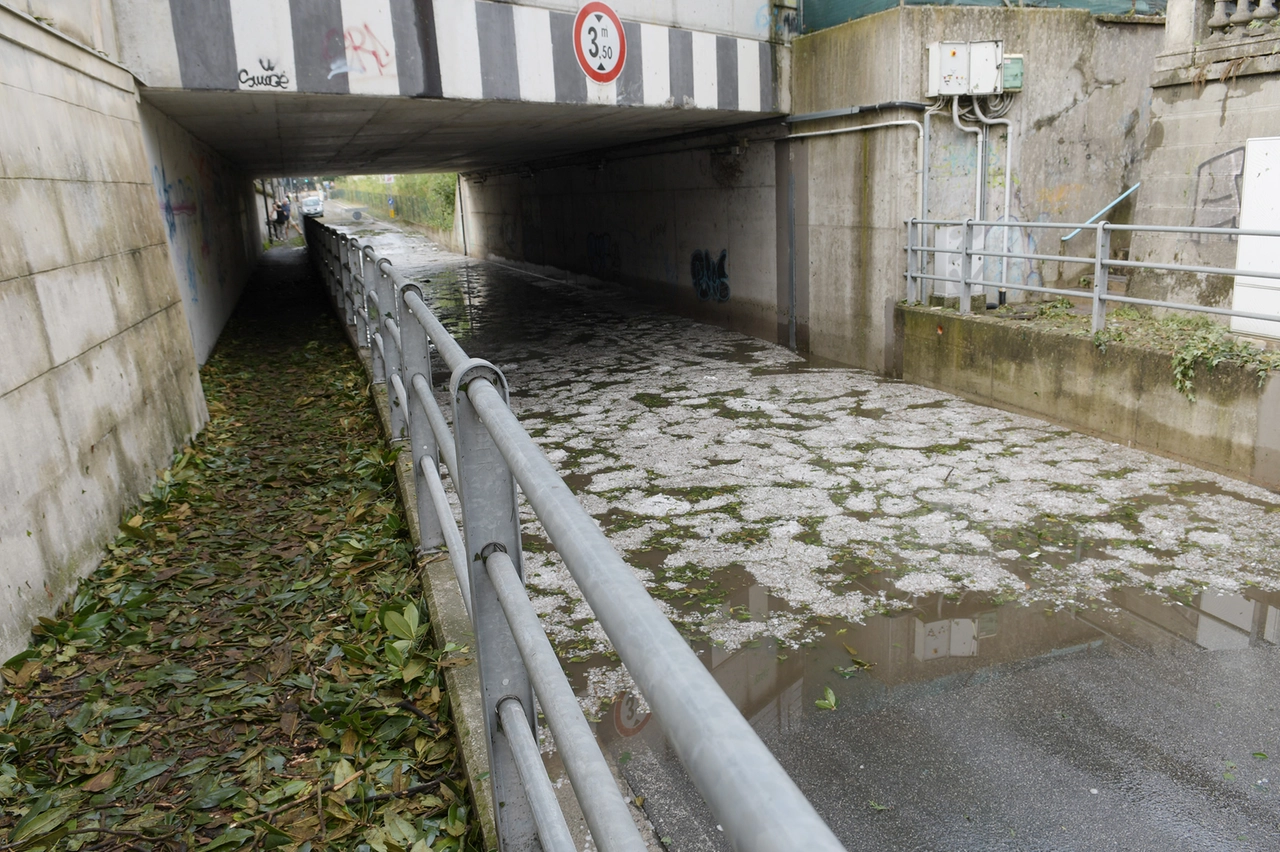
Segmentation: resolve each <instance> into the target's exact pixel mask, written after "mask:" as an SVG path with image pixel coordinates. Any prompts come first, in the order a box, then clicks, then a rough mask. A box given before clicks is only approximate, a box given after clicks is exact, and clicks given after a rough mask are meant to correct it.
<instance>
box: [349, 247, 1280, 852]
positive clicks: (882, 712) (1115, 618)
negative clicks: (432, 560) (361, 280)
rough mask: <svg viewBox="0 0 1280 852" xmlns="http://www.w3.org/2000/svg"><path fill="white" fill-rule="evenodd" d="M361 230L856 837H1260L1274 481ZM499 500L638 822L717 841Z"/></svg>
mask: <svg viewBox="0 0 1280 852" xmlns="http://www.w3.org/2000/svg"><path fill="white" fill-rule="evenodd" d="M360 227H367V226H360ZM374 229H376V230H379V231H381V233H371V234H370V235H371V236H373V237H374V239H375V240H377V241H378V242H379V243H381V246H380V250H381V251H383V252H385V253H386V254H388V255H389V256H391V257H393V258H394V259H395V261H396V263H397V266H398V267H400V268H401V269H402V270H403V271H405V272H406V273H408V274H409V275H410V276H411V277H416V278H418V279H419V280H425V279H430V280H431V284H430V285H428V297H429V300H430V301H432V302H433V304H434V307H435V308H436V310H437V311H438V312H439V313H440V314H441V316H442V319H444V320H445V321H446V323H447V324H449V325H450V326H451V327H452V328H453V329H454V330H455V332H456V333H457V334H458V335H459V337H460V339H461V340H462V341H463V344H464V346H466V347H467V349H468V351H469V352H470V353H471V354H473V355H477V356H480V357H487V358H490V359H492V360H494V361H495V362H496V363H499V364H500V366H502V367H503V369H504V370H505V371H506V372H507V374H508V377H509V378H510V380H511V382H512V386H513V391H514V392H515V397H514V399H513V408H515V409H516V410H517V412H518V413H519V414H520V416H521V418H522V421H523V422H525V424H526V427H527V428H529V429H530V431H531V433H532V434H534V435H535V437H536V438H537V439H538V440H539V441H540V443H542V445H543V447H544V449H545V450H546V451H547V453H548V455H549V457H551V458H552V460H553V462H555V463H556V464H557V465H558V466H559V467H560V469H561V470H562V471H564V472H565V474H566V479H567V480H568V481H569V482H570V484H571V485H572V486H573V487H574V488H575V490H576V491H578V492H579V493H580V495H581V496H582V498H583V500H584V502H585V503H586V505H587V506H588V508H589V510H590V511H592V513H593V514H595V515H596V517H597V518H600V519H601V523H602V526H604V527H605V529H606V531H607V532H609V533H610V535H611V537H612V538H614V540H615V543H616V544H617V546H618V547H619V549H620V550H622V551H623V552H624V553H625V554H626V555H627V556H628V558H629V560H630V561H631V562H632V564H634V565H637V567H638V570H640V572H641V574H642V576H644V577H645V578H646V581H647V582H648V583H649V585H650V588H651V590H652V592H653V593H654V594H655V596H656V597H657V598H658V599H659V600H660V602H662V603H663V604H664V605H665V606H667V607H668V611H669V613H670V615H671V617H672V618H673V620H674V621H675V622H676V623H677V624H678V625H679V626H680V627H681V629H682V630H684V631H685V633H686V635H688V636H689V638H690V642H691V644H692V645H693V647H694V648H695V649H696V650H698V652H699V653H700V654H701V655H702V656H703V658H704V660H705V661H706V662H707V665H708V667H709V668H711V670H712V672H713V674H714V675H715V676H716V678H717V680H718V681H719V682H720V683H721V685H722V686H723V687H724V688H725V690H726V692H728V693H729V695H730V696H731V697H733V698H734V700H735V701H736V702H737V703H738V705H739V707H741V708H742V709H743V712H744V715H746V716H747V717H748V718H749V719H750V720H751V721H752V724H753V725H754V726H755V728H756V730H757V731H758V732H759V733H760V735H761V736H762V738H763V739H764V740H765V742H766V743H767V744H768V745H769V746H770V748H771V749H772V750H773V752H774V754H775V755H776V756H777V757H778V759H779V760H780V762H781V763H782V764H783V766H784V767H785V768H786V769H787V770H788V772H790V774H791V775H792V777H793V778H794V779H795V780H796V782H797V783H798V784H799V786H800V787H801V788H802V789H803V790H804V792H805V793H806V794H807V795H808V796H809V797H810V799H811V801H812V802H813V803H814V805H815V807H816V808H817V809H818V810H819V812H820V813H822V815H823V816H824V817H825V818H826V819H827V820H828V822H829V823H830V825H831V826H832V827H833V829H834V830H835V831H836V833H837V834H838V836H840V837H841V839H842V840H843V841H844V843H845V844H846V846H847V847H848V848H849V849H851V850H852V849H868V850H871V849H876V850H881V849H904V850H907V849H909V850H916V849H918V850H991V849H1008V850H1026V849H1037V850H1039V849H1044V850H1095V849H1117V850H1121V849H1123V850H1212V849H1233V850H1237V849H1238V850H1246V849H1247V850H1275V849H1280V799H1278V798H1277V797H1276V795H1275V793H1274V792H1273V791H1274V789H1275V787H1276V786H1277V784H1278V783H1280V778H1273V777H1272V776H1275V775H1277V774H1280V773H1277V772H1276V771H1274V769H1273V767H1274V766H1276V765H1277V761H1280V650H1278V649H1277V647H1276V642H1277V640H1278V639H1280V576H1278V572H1277V569H1276V564H1275V560H1274V556H1273V554H1274V553H1275V552H1276V548H1277V545H1280V498H1277V496H1276V495H1274V494H1271V493H1269V492H1265V491H1263V490H1261V489H1256V488H1253V487H1251V486H1247V485H1245V484H1243V483H1236V482H1233V481H1231V480H1227V479H1224V478H1223V477H1219V476H1216V475H1213V474H1209V473H1206V472H1204V471H1198V470H1196V469H1194V468H1189V467H1187V466H1184V465H1178V464H1174V463H1171V462H1168V461H1167V460H1164V459H1160V458H1158V457H1155V456H1151V455H1149V454H1145V453H1138V452H1135V451H1132V450H1127V449H1124V448H1119V447H1115V446H1113V445H1110V444H1106V443H1105V442H1101V441H1096V440H1094V439H1089V438H1084V437H1082V436H1078V435H1073V434H1071V433H1068V432H1064V431H1062V430H1059V429H1056V428H1055V427H1052V426H1050V425H1048V424H1044V423H1041V422H1039V421H1034V420H1030V419H1029V418H1023V417H1015V416H1013V415H1008V414H1004V413H1002V412H996V411H994V410H991V409H983V408H982V407H980V406H974V405H971V404H969V403H966V402H963V401H961V400H957V399H955V398H954V397H949V396H948V395H946V394H941V393H938V392H935V391H931V390H926V389H922V388H914V387H912V386H909V385H902V384H900V383H887V382H883V381H881V380H879V379H877V378H876V377H874V376H870V375H869V374H865V373H860V372H858V371H854V370H845V369H842V368H834V367H831V366H829V365H828V366H810V365H806V364H804V363H803V362H802V361H800V360H799V359H796V358H795V356H793V355H791V354H790V353H787V352H785V350H779V349H778V348H777V347H772V346H769V345H768V344H762V343H760V342H758V341H751V340H749V339H747V338H743V337H741V336H739V335H733V334H731V333H728V332H723V331H720V330H716V329H710V328H707V327H706V326H698V325H696V324H694V323H689V322H687V321H684V320H681V319H678V318H672V317H663V316H658V315H654V314H652V312H650V311H648V310H647V309H645V308H644V307H643V306H640V305H637V304H634V303H632V302H630V301H629V300H627V299H626V298H625V296H624V295H623V294H620V293H618V292H617V291H615V290H613V289H612V288H609V287H607V286H605V287H584V286H580V285H578V286H568V285H564V284H559V283H555V282H550V281H546V280H544V279H541V278H538V277H535V276H530V275H528V274H525V273H522V272H519V271H513V270H510V269H507V268H503V267H501V266H495V265H490V264H482V263H476V262H468V261H464V260H462V259H460V258H458V257H456V256H452V255H448V254H447V253H445V252H441V251H439V250H438V249H436V248H434V247H432V246H430V245H429V244H428V243H427V242H426V241H425V240H423V239H421V238H418V237H413V236H408V235H401V234H397V233H393V232H387V231H385V230H381V227H380V226H374ZM374 229H371V230H374ZM708 382H718V383H719V388H720V391H721V393H720V394H719V396H718V395H717V393H715V392H708V391H707V388H706V385H707V384H708ZM815 386H817V388H818V391H817V392H815V391H814V387H815ZM686 408H687V409H688V410H689V411H691V412H693V414H692V415H689V414H687V413H686V410H685V409H686ZM707 409H710V410H709V411H707ZM691 418H692V419H691ZM699 418H701V419H699ZM824 430H825V431H824ZM805 436H821V438H820V439H819V438H817V437H810V438H806V437H805ZM753 447H754V449H753ZM797 448H798V449H797ZM1011 450H1012V452H1011ZM690 486H694V487H693V488H691V487H690ZM619 518H623V519H624V520H625V521H626V523H616V524H615V522H616V521H617V520H618V519H619ZM526 521H527V523H526V549H532V550H533V552H531V553H529V554H528V556H527V559H528V565H529V578H530V579H529V582H530V588H531V591H532V592H533V593H534V595H535V604H536V605H538V606H539V608H540V611H541V612H542V614H543V617H544V621H545V622H546V624H547V628H548V631H549V633H550V634H551V635H552V637H553V640H554V641H555V642H556V643H557V645H558V646H559V647H560V649H561V652H562V654H564V655H566V656H569V657H571V658H572V659H573V660H574V662H573V663H572V664H571V665H570V666H569V670H570V672H571V674H572V675H573V676H574V678H575V684H576V685H577V686H578V687H579V688H580V692H581V694H582V695H583V703H584V707H585V708H586V709H587V710H588V712H589V713H595V714H598V717H599V719H600V722H599V723H598V725H597V734H598V737H599V738H600V740H601V742H602V743H603V744H604V746H605V748H606V749H607V750H608V751H609V752H610V754H612V755H613V757H614V758H615V759H617V761H618V763H619V765H620V766H621V768H622V771H623V773H624V775H625V776H626V778H627V780H628V781H629V782H630V784H631V786H632V788H633V790H634V792H635V793H636V794H637V795H638V796H642V797H643V799H644V809H645V811H646V813H647V814H648V815H649V817H650V819H651V820H652V822H653V825H654V828H655V830H656V832H657V834H658V836H659V837H661V838H665V841H664V842H665V845H666V846H667V847H668V848H670V849H673V850H717V849H728V848H730V847H729V845H728V842H727V836H728V835H731V834H732V830H733V826H731V825H727V826H720V827H717V825H716V823H715V820H714V818H712V817H711V816H710V814H709V813H707V812H706V809H705V806H703V805H702V803H701V801H700V799H699V797H698V796H697V794H696V791H694V790H693V789H692V787H691V786H690V784H689V782H688V780H687V778H685V776H684V775H683V773H682V772H681V771H680V769H679V765H678V762H677V761H676V760H675V759H674V757H673V755H672V754H671V753H670V750H669V749H668V747H667V746H666V744H665V741H664V740H663V738H662V736H661V731H660V725H661V721H660V720H656V719H654V718H652V717H651V716H649V714H648V711H647V708H646V707H645V706H644V704H643V701H642V699H638V698H637V697H636V696H635V695H634V692H633V691H632V689H631V685H630V682H629V678H627V677H626V674H625V671H623V670H620V669H619V667H618V665H617V664H616V663H614V662H611V661H610V660H609V647H608V643H607V638H606V637H603V636H602V635H601V634H599V631H598V628H596V629H593V628H594V623H593V622H592V621H591V619H590V611H589V609H586V608H585V604H584V603H583V602H582V601H581V600H580V598H578V597H576V593H575V591H574V590H573V589H572V588H571V583H570V582H569V581H568V579H567V573H566V572H565V571H564V569H563V566H562V565H559V563H558V558H557V557H555V555H554V553H543V552H542V547H541V545H542V544H543V543H544V542H543V540H542V539H541V537H540V535H539V533H540V529H539V528H538V526H537V524H536V521H534V520H533V519H532V518H531V517H529V518H526ZM708 565H710V566H711V567H706V566H708ZM697 566H703V567H702V569H698V568H697ZM827 689H830V690H831V691H832V695H833V696H834V697H835V698H836V706H835V708H834V709H820V708H819V707H818V706H817V705H815V702H816V701H818V700H821V699H824V698H825V697H826V692H825V691H826V690H827Z"/></svg>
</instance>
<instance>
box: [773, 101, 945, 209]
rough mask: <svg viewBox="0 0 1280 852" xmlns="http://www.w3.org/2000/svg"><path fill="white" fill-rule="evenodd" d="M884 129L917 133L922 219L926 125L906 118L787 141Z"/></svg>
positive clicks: (918, 198) (796, 136)
mask: <svg viewBox="0 0 1280 852" xmlns="http://www.w3.org/2000/svg"><path fill="white" fill-rule="evenodd" d="M882 127H914V128H915V129H916V133H917V134H918V135H917V137H916V207H918V208H919V209H920V218H922V219H923V218H924V199H925V186H924V169H925V164H924V157H925V147H924V125H923V124H921V123H920V122H918V121H916V120H914V119H910V118H904V119H899V120H898V121H878V122H876V123H875V124H859V125H858V126H857V127H841V128H838V129H836V130H814V131H811V132H809V133H793V134H791V135H790V136H787V137H785V138H786V139H788V140H790V139H809V138H812V137H814V136H838V135H840V134H842V133H861V132H863V131H866V130H879V129H880V128H882Z"/></svg>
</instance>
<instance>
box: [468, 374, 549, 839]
mask: <svg viewBox="0 0 1280 852" xmlns="http://www.w3.org/2000/svg"><path fill="white" fill-rule="evenodd" d="M474 384H483V385H485V386H486V387H488V388H489V389H490V390H492V391H493V395H494V397H495V399H496V404H497V405H498V406H499V407H501V408H502V409H503V410H508V409H507V393H506V387H507V384H506V380H505V379H504V378H503V376H502V373H501V371H500V370H498V368H497V367H494V366H493V365H492V364H489V363H488V362H485V361H479V360H470V361H466V362H464V363H462V364H460V365H458V367H457V368H456V369H455V370H454V372H453V378H452V379H451V381H450V385H449V390H450V396H451V397H452V399H453V423H454V429H455V430H456V431H457V442H456V447H457V452H458V467H459V470H458V471H456V472H455V474H456V478H455V479H454V485H455V487H456V488H457V491H458V496H459V497H460V498H461V502H462V527H463V536H464V537H465V539H466V543H467V551H466V552H467V557H468V564H469V569H470V570H469V572H468V573H469V578H470V583H471V607H472V611H471V623H472V626H473V627H474V629H475V637H476V661H477V662H478V664H479V668H480V689H481V700H482V702H483V704H484V711H485V716H484V722H485V733H486V735H487V741H488V746H489V780H490V782H491V783H492V784H493V800H494V801H495V802H500V803H502V804H501V805H500V806H499V807H498V810H497V813H496V814H495V815H494V818H495V820H496V822H497V826H498V839H499V847H500V849H502V850H503V852H512V850H526V849H527V850H534V849H537V832H536V830H535V826H534V822H533V811H532V806H531V804H530V802H529V799H528V796H527V794H526V791H525V789H524V787H523V786H522V785H521V783H520V778H519V776H518V774H517V769H516V765H515V757H514V755H513V754H512V752H511V745H510V743H509V742H508V739H507V737H503V736H499V735H498V705H499V704H500V703H501V702H502V700H503V699H504V698H515V699H516V700H518V701H519V702H520V706H521V707H522V708H523V709H524V712H525V714H526V717H527V722H528V726H529V729H530V730H531V731H536V730H537V719H536V717H535V716H534V715H533V690H532V689H531V688H530V686H529V676H528V674H527V673H526V672H525V668H524V663H523V662H521V660H520V652H519V649H518V648H517V647H516V642H515V639H514V638H513V637H512V635H511V627H510V625H509V624H508V623H507V617H506V614H505V613H503V611H502V605H501V604H500V603H499V601H498V595H497V592H496V590H495V589H494V587H493V583H492V582H491V581H490V579H489V574H488V572H487V571H485V570H484V559H485V558H487V557H488V556H489V554H491V553H493V552H494V551H495V550H502V551H505V552H506V553H507V554H508V555H509V556H510V557H511V560H512V563H513V564H514V565H515V566H516V571H517V573H518V574H521V579H522V581H523V572H522V564H521V563H522V558H521V553H520V515H519V511H518V508H517V505H516V483H515V479H514V478H513V477H512V475H511V469H510V468H509V467H508V466H507V462H506V460H505V459H504V458H503V457H502V453H501V452H500V451H499V450H498V447H497V445H496V444H495V443H494V440H493V437H492V436H491V435H490V433H489V430H488V429H487V428H486V426H485V422H486V418H482V417H481V415H480V413H479V411H477V409H476V408H475V406H474V404H473V402H472V400H471V397H470V395H469V393H468V391H469V389H470V386H471V385H474ZM497 388H502V391H501V392H499V391H498V390H497ZM508 411H509V410H508ZM535 739H536V737H535Z"/></svg>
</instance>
